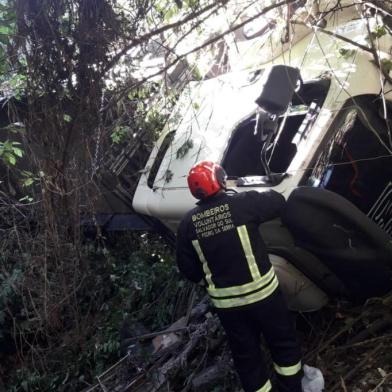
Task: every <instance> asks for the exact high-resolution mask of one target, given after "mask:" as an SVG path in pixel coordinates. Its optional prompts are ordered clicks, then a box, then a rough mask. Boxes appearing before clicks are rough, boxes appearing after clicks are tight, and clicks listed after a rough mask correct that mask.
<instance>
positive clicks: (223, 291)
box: [208, 267, 275, 297]
mask: <svg viewBox="0 0 392 392" xmlns="http://www.w3.org/2000/svg"><path fill="white" fill-rule="evenodd" d="M274 275H275V272H274V269H273V267H271V268H270V270H269V271H268V272H267V273H266V274H265V275H263V276H262V277H261V278H260V279H259V280H257V281H254V282H250V283H245V284H243V285H239V286H231V287H224V288H218V287H215V288H213V289H208V294H210V295H212V296H213V297H231V296H235V295H242V294H247V293H250V292H252V291H256V290H258V289H261V288H262V287H263V286H265V285H266V284H267V283H268V282H269V281H270V280H271V279H272V278H273V277H274Z"/></svg>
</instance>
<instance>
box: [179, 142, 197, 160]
mask: <svg viewBox="0 0 392 392" xmlns="http://www.w3.org/2000/svg"><path fill="white" fill-rule="evenodd" d="M191 148H193V141H192V139H187V140H185V142H184V144H183V145H182V146H181V147H180V148H179V149H178V150H177V152H176V158H177V159H182V158H184V157H185V155H186V154H187V153H188V152H189V150H190V149H191Z"/></svg>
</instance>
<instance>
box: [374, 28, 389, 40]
mask: <svg viewBox="0 0 392 392" xmlns="http://www.w3.org/2000/svg"><path fill="white" fill-rule="evenodd" d="M387 32H388V31H387V29H386V27H385V26H384V25H377V26H376V27H375V29H374V30H373V31H372V32H371V37H372V39H373V40H375V39H377V38H381V37H383V36H384V35H386V34H387Z"/></svg>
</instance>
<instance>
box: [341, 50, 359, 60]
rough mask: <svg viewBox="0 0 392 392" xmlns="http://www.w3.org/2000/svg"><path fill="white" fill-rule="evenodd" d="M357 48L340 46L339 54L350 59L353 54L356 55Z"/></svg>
mask: <svg viewBox="0 0 392 392" xmlns="http://www.w3.org/2000/svg"><path fill="white" fill-rule="evenodd" d="M355 52H356V50H355V49H350V48H340V49H339V55H340V56H341V57H343V58H345V59H348V58H350V57H352V56H354V54H355Z"/></svg>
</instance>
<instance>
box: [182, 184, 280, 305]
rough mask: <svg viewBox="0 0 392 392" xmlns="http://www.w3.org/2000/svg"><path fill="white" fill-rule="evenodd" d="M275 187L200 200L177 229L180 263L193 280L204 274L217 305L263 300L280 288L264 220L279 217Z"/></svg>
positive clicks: (278, 199)
mask: <svg viewBox="0 0 392 392" xmlns="http://www.w3.org/2000/svg"><path fill="white" fill-rule="evenodd" d="M283 207H284V198H283V196H281V195H280V194H279V193H277V192H275V191H268V192H263V193H259V192H256V191H249V192H243V193H238V194H233V195H228V194H226V193H221V194H219V195H217V196H215V197H212V198H210V199H208V200H206V201H203V202H200V203H199V204H198V206H197V207H196V208H194V209H193V210H191V211H190V212H189V213H188V214H187V215H186V216H185V217H184V219H183V220H182V222H181V224H180V227H179V229H178V233H177V263H178V266H179V269H180V271H181V272H182V273H183V274H184V275H185V276H186V277H187V278H188V279H190V280H191V281H194V282H199V281H200V280H202V279H204V280H205V282H206V283H207V291H208V293H209V296H210V298H211V300H212V302H213V304H214V306H216V307H217V308H233V307H238V306H243V305H248V304H251V303H254V302H258V301H261V300H263V299H265V298H267V297H268V296H270V295H271V294H272V293H273V292H274V291H275V289H276V288H277V287H278V280H277V278H276V275H275V272H274V270H273V268H272V266H271V264H270V262H269V259H268V255H267V251H266V247H265V244H264V242H263V240H262V238H261V236H260V233H259V230H258V227H259V225H260V223H262V222H264V221H267V220H270V219H274V218H276V217H278V216H280V213H281V211H282V209H283Z"/></svg>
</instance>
